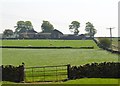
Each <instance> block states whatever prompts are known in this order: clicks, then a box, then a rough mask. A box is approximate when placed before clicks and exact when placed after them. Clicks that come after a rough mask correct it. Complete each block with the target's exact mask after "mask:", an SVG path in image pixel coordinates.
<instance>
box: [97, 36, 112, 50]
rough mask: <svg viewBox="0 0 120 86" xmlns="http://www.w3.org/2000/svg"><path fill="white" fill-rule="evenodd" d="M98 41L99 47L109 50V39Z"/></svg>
mask: <svg viewBox="0 0 120 86" xmlns="http://www.w3.org/2000/svg"><path fill="white" fill-rule="evenodd" d="M98 40H99V42H100V44H101V46H103V47H107V48H110V46H111V41H110V39H109V38H99V39H98Z"/></svg>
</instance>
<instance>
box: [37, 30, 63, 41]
mask: <svg viewBox="0 0 120 86" xmlns="http://www.w3.org/2000/svg"><path fill="white" fill-rule="evenodd" d="M62 36H63V33H62V32H60V31H59V30H56V29H54V30H53V31H51V33H43V32H40V33H38V38H43V39H58V38H61V37H62Z"/></svg>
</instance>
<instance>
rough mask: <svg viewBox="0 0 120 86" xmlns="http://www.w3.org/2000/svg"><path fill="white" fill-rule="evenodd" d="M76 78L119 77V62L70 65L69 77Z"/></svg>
mask: <svg viewBox="0 0 120 86" xmlns="http://www.w3.org/2000/svg"><path fill="white" fill-rule="evenodd" d="M78 78H120V63H115V62H104V63H92V64H86V65H83V66H72V67H70V69H69V79H78Z"/></svg>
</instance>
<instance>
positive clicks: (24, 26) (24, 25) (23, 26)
mask: <svg viewBox="0 0 120 86" xmlns="http://www.w3.org/2000/svg"><path fill="white" fill-rule="evenodd" d="M15 28H16V29H15V33H16V34H19V33H20V32H23V31H24V32H25V31H27V30H32V29H33V26H32V23H31V22H30V21H25V22H24V21H18V22H17V26H15Z"/></svg>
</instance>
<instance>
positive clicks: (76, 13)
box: [0, 0, 119, 36]
mask: <svg viewBox="0 0 120 86" xmlns="http://www.w3.org/2000/svg"><path fill="white" fill-rule="evenodd" d="M118 1H119V0H0V33H2V32H3V31H4V30H5V29H12V30H13V31H14V30H15V28H14V26H15V25H16V23H17V21H20V20H23V21H31V22H32V24H33V27H34V29H35V30H36V31H37V32H40V31H41V24H42V21H43V20H48V21H50V23H51V24H53V26H54V28H55V29H58V30H60V31H61V32H63V33H64V34H70V33H71V32H70V31H69V25H70V23H71V22H72V21H74V20H76V21H79V22H80V28H79V30H80V33H79V34H82V33H85V23H86V22H88V21H89V22H91V23H93V25H94V26H95V29H97V34H96V35H95V36H109V34H110V33H109V30H108V29H106V28H109V27H115V28H114V29H113V36H118Z"/></svg>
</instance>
